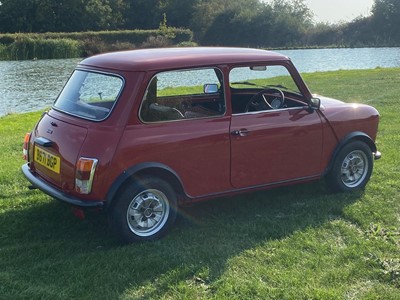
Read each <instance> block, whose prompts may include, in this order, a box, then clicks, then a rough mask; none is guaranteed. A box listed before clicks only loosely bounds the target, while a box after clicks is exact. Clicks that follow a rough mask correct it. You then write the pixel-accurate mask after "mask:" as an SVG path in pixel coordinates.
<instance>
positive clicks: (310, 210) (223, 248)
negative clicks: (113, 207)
mask: <svg viewBox="0 0 400 300" xmlns="http://www.w3.org/2000/svg"><path fill="white" fill-rule="evenodd" d="M42 197H45V198H46V197H47V196H44V195H43V196H42ZM361 197H362V192H355V193H349V194H327V192H326V190H325V188H324V186H323V184H321V183H312V184H306V185H298V186H292V187H285V188H279V189H275V190H270V191H263V192H255V193H249V194H243V195H241V196H236V197H229V198H228V197H227V198H220V199H215V200H213V201H208V202H205V203H201V204H196V205H193V206H191V207H187V208H183V209H182V212H181V215H180V217H179V218H178V220H177V222H176V225H175V226H174V228H173V229H172V230H171V232H170V233H169V235H168V236H166V237H165V238H163V239H162V240H159V241H156V242H148V243H139V244H132V245H127V246H123V245H120V243H119V241H117V240H116V238H115V237H114V236H112V234H111V233H110V232H109V230H108V226H107V221H106V217H105V216H98V215H91V214H90V215H89V216H88V218H87V219H86V220H84V221H79V220H77V219H75V218H74V217H73V216H72V215H71V213H70V208H69V207H68V206H66V205H64V204H62V203H59V202H56V201H53V200H51V199H48V201H47V200H44V201H41V202H39V203H38V204H37V205H33V206H29V207H27V208H26V209H17V210H11V211H10V212H6V213H3V214H1V215H0V225H1V228H3V230H2V232H1V233H0V244H1V245H2V246H1V247H0V261H1V262H0V269H1V270H3V271H2V272H3V274H7V276H2V277H5V280H3V282H4V290H6V291H7V292H8V293H9V294H6V296H10V297H11V298H12V297H16V296H19V297H30V298H52V299H62V298H66V297H67V298H81V297H82V295H90V296H89V298H97V299H103V298H110V299H111V298H118V297H122V296H126V297H133V298H147V299H151V298H159V297H161V298H162V297H163V296H166V295H168V293H169V292H170V289H171V288H174V287H175V288H176V287H177V286H179V284H180V283H182V284H184V285H187V284H189V285H190V284H193V285H200V286H204V285H210V284H213V283H214V282H215V281H216V280H218V278H219V277H220V276H221V274H223V272H224V271H225V270H226V264H227V262H228V260H230V259H231V258H232V257H235V256H237V255H239V254H240V253H243V251H246V250H251V249H252V248H254V247H258V246H260V245H264V244H266V243H268V242H270V241H276V240H281V239H284V238H286V237H288V236H290V235H291V234H293V233H294V232H296V231H301V230H304V229H306V228H310V227H318V226H321V225H322V224H324V223H326V222H327V221H330V220H334V219H339V218H343V209H344V207H346V206H348V205H351V204H352V203H354V202H355V201H357V200H358V199H360V198H361ZM47 198H48V197H47ZM202 274H203V275H202ZM204 274H205V275H204ZM49 282H51V284H48V283H49ZM7 287H8V288H9V289H8V288H7Z"/></svg>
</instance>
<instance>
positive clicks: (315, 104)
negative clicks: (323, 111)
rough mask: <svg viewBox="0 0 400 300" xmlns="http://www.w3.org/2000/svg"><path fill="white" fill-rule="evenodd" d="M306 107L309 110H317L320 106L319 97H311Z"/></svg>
mask: <svg viewBox="0 0 400 300" xmlns="http://www.w3.org/2000/svg"><path fill="white" fill-rule="evenodd" d="M308 107H309V109H310V110H318V109H320V107H321V99H319V98H311V99H310V101H309V103H308Z"/></svg>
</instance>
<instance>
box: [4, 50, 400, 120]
mask: <svg viewBox="0 0 400 300" xmlns="http://www.w3.org/2000/svg"><path fill="white" fill-rule="evenodd" d="M277 52H280V53H282V54H284V55H287V56H289V57H290V58H291V59H292V61H293V62H294V64H295V65H296V67H297V69H298V70H299V71H300V72H301V73H311V72H316V71H334V70H340V69H342V70H349V69H373V68H376V67H383V68H389V67H400V48H359V49H347V48H343V49H305V50H280V51H277ZM80 60H81V59H79V58H78V59H55V60H36V61H0V116H4V115H6V114H8V113H20V112H29V111H36V110H40V109H43V108H45V107H49V106H51V105H52V104H53V102H54V100H55V99H56V97H57V95H58V93H59V92H60V90H61V89H62V87H63V86H64V84H65V82H66V81H67V79H68V77H69V75H70V74H71V73H72V71H73V70H74V68H75V66H76V64H77V63H78V62H79V61H80ZM399 76H400V74H399Z"/></svg>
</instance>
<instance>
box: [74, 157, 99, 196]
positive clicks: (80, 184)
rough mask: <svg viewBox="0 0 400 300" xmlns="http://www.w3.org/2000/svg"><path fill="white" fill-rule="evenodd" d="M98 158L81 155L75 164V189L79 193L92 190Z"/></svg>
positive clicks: (86, 192) (87, 192)
mask: <svg viewBox="0 0 400 300" xmlns="http://www.w3.org/2000/svg"><path fill="white" fill-rule="evenodd" d="M97 163H98V160H97V159H95V158H85V157H81V158H80V159H79V160H78V162H77V164H76V174H75V190H76V191H77V192H78V193H81V194H89V193H90V192H91V191H92V184H93V178H94V173H95V170H96V166H97Z"/></svg>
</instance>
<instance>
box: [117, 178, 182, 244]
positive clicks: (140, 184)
mask: <svg viewBox="0 0 400 300" xmlns="http://www.w3.org/2000/svg"><path fill="white" fill-rule="evenodd" d="M115 201H116V202H115V203H114V205H113V206H112V207H111V210H110V215H109V219H110V225H111V227H112V229H113V230H114V232H115V233H116V234H117V235H119V236H120V237H121V238H122V240H123V241H125V242H128V243H130V242H137V241H146V240H156V239H158V238H160V237H162V236H163V235H164V234H166V233H167V231H168V230H169V229H170V228H171V226H172V225H173V223H174V222H175V219H176V215H177V199H176V193H175V192H174V190H173V189H172V188H171V186H170V185H169V184H168V183H167V182H165V181H164V180H162V179H158V178H157V179H156V178H154V179H150V178H146V179H143V180H140V181H137V182H134V183H132V184H131V185H128V186H126V187H125V189H124V190H123V191H122V193H121V195H120V196H119V197H118V199H115Z"/></svg>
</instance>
